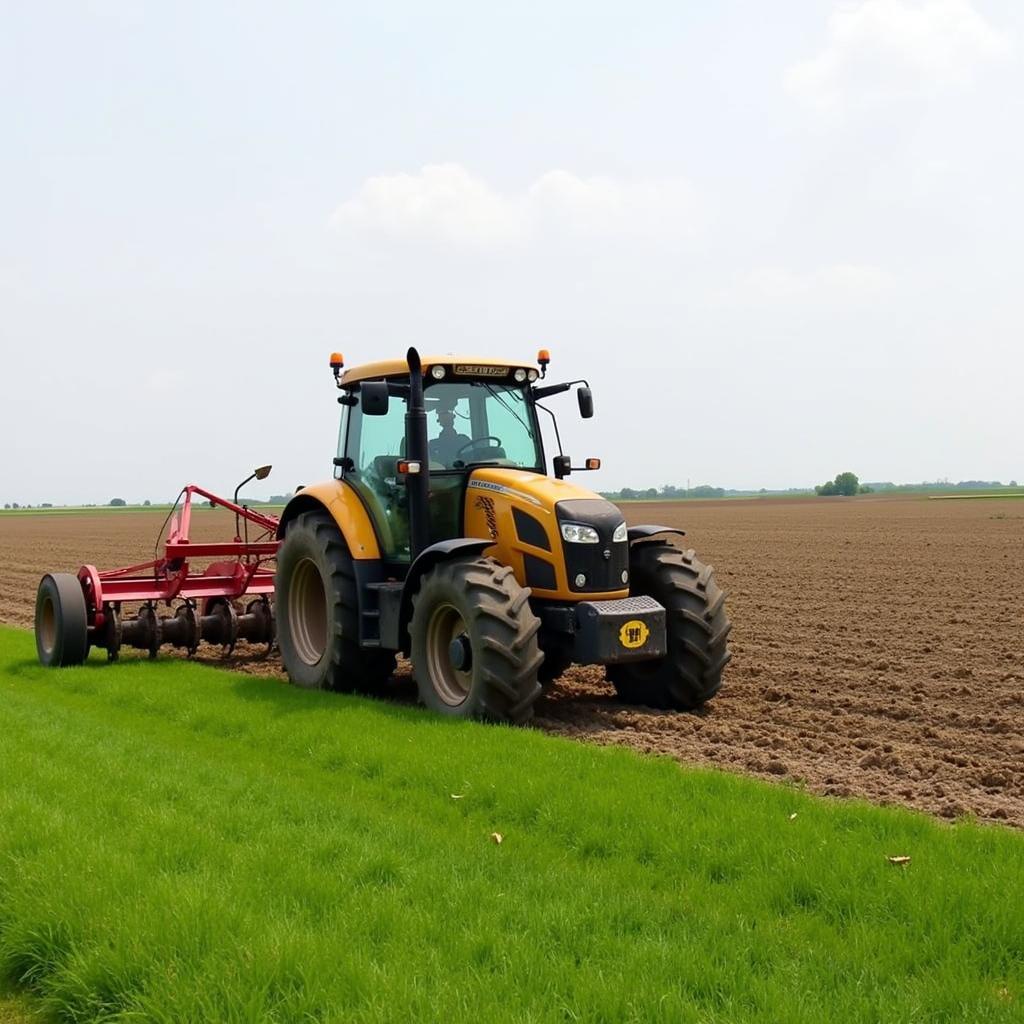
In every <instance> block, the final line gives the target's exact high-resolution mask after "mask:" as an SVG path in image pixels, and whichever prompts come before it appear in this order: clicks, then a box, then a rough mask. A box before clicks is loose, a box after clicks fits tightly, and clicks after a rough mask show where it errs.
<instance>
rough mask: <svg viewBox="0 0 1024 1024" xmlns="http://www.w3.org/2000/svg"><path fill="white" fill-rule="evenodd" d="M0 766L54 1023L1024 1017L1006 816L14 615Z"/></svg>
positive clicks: (1023, 961) (20, 928)
mask: <svg viewBox="0 0 1024 1024" xmlns="http://www.w3.org/2000/svg"><path fill="white" fill-rule="evenodd" d="M0 765H2V766H3V781H2V783H0V973H2V975H3V977H4V978H6V979H7V981H8V982H10V983H14V984H17V985H19V986H21V987H22V988H25V989H27V990H30V991H31V992H33V993H35V994H36V995H38V996H40V997H42V999H43V1001H44V1005H45V1006H47V1007H48V1008H49V1010H51V1011H52V1012H53V1013H54V1014H56V1015H57V1017H58V1018H60V1019H63V1020H68V1021H81V1022H85V1021H125V1022H129V1021H130V1022H137V1021H157V1022H167V1024H171V1022H175V1024H180V1022H182V1021H218V1022H235V1021H237V1022H249V1021H282V1022H284V1021H345V1020H359V1021H398V1020H402V1021H405V1020H445V1021H474V1022H475V1021H481V1020H488V1021H496V1020H515V1021H538V1022H539V1021H567V1020H568V1021H575V1020H578V1021H583V1020H588V1021H589V1020H602V1021H672V1022H678V1021H693V1022H697V1021H700V1022H730V1024H732V1022H738V1021H764V1022H768V1021H771V1022H773V1024H774V1022H779V1021H795V1022H800V1021H807V1022H813V1024H820V1022H821V1021H823V1020H829V1021H865V1022H866V1021H879V1020H886V1021H922V1022H924V1021H928V1022H936V1021H962V1020H970V1021H974V1022H982V1021H1019V1020H1020V1019H1021V1016H1022V1012H1024V1006H1022V991H1024V915H1022V914H1021V910H1020V902H1019V886H1020V879H1021V877H1022V866H1024V840H1022V837H1021V836H1020V835H1018V834H1016V833H1013V832H1011V831H1009V830H1005V829H999V828H993V827H981V826H977V825H974V824H970V823H961V824H958V825H956V826H953V827H950V826H946V825H943V824H940V823H938V822H935V821H933V820H931V819H929V818H927V817H924V816H921V815H917V814H913V813H910V812H905V811H900V810H890V809H879V808H875V807H870V806H866V805H862V804H858V803H854V802H839V801H826V800H821V799H817V798H813V797H810V796H807V795H805V794H803V793H800V792H798V791H796V790H793V789H790V788H785V787H782V786H772V785H768V784H764V783H760V782H756V781H752V780H747V779H743V778H738V777H734V776H730V775H726V774H722V773H715V772H709V771H695V770H694V771H691V770H682V769H680V768H679V766H678V765H676V764H675V763H674V762H671V761H668V760H665V759H660V758H651V757H642V756H639V755H636V754H634V753H632V752H630V751H627V750H621V749H604V748H595V747H590V746H586V745H582V744H577V743H573V742H571V741H568V740H563V739H559V738H555V737H549V736H546V735H543V734H540V733H537V732H533V731H530V730H514V729H506V728H498V727H487V726H482V725H478V724H475V723H462V722H449V721H445V720H442V719H440V718H437V717H434V716H431V715H428V714H427V713H425V712H423V711H420V710H418V709H414V708H406V707H396V706H391V705H386V704H383V703H379V702H373V701H368V700H362V699H357V698H348V697H340V696H337V695H334V694H324V693H309V692H304V691H299V690H295V689H292V688H290V687H287V686H285V685H282V684H281V683H279V682H275V681H271V680H263V679H258V678H254V677H251V676H241V675H236V674H231V673H228V672H220V671H217V670H213V669H208V668H204V667H203V666H199V665H193V664H188V663H185V662H182V661H180V660H174V659H168V660H164V661H158V662H155V663H149V662H143V661H136V662H125V663H122V664H119V665H117V666H107V665H105V664H103V663H101V662H100V661H98V660H94V661H92V662H90V663H89V664H87V665H85V666H83V667H82V668H79V669H71V670H59V671H46V670H43V669H41V668H40V667H39V666H38V665H37V664H36V663H35V660H34V647H33V643H32V639H31V636H30V635H29V634H26V633H23V632H17V631H13V630H0ZM495 834H500V835H501V837H502V841H501V842H500V843H499V842H496V841H495V838H494V835H495ZM896 855H907V856H910V857H911V862H910V864H909V865H906V866H904V867H898V866H894V865H893V864H891V863H889V861H888V860H887V857H889V856H896Z"/></svg>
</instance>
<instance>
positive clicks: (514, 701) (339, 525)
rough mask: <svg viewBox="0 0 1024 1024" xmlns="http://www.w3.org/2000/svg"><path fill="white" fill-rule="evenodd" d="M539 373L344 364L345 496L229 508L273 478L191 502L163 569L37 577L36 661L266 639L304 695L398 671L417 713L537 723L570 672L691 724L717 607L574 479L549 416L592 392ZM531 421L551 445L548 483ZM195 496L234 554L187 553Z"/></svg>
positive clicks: (309, 493)
mask: <svg viewBox="0 0 1024 1024" xmlns="http://www.w3.org/2000/svg"><path fill="white" fill-rule="evenodd" d="M549 364H550V357H549V354H548V352H547V351H546V350H543V349H542V350H541V351H540V352H539V353H538V358H537V365H536V366H534V365H532V364H528V363H522V362H515V361H512V360H505V361H502V360H497V359H484V358H476V357H472V358H463V357H456V356H450V355H449V356H431V357H425V358H421V357H420V356H419V354H418V353H417V351H416V350H415V349H413V348H411V349H409V351H408V353H407V355H406V358H405V359H404V360H402V359H391V360H385V361H383V362H376V363H369V364H367V365H364V366H358V367H352V368H351V369H346V368H345V365H344V360H343V359H342V357H341V355H340V354H337V353H336V354H333V355H332V356H331V360H330V365H331V368H332V370H333V371H334V379H335V383H336V385H337V387H338V388H339V389H340V392H341V393H340V395H339V397H338V401H339V403H340V404H341V428H340V431H339V435H338V449H337V455H336V456H335V458H334V474H333V478H332V479H330V480H327V481H326V482H324V483H318V484H314V485H312V486H309V487H302V488H299V490H298V491H297V492H296V493H295V494H294V496H293V497H292V498H291V499H290V500H289V502H288V504H287V505H286V506H285V508H284V511H283V513H282V514H281V515H280V517H278V516H274V515H271V514H270V513H269V512H267V511H264V510H257V509H253V508H250V507H249V506H247V505H245V504H240V503H239V489H240V488H241V487H242V486H244V485H245V484H246V483H248V482H249V481H250V480H252V479H254V478H255V479H263V478H265V477H266V475H267V474H268V473H269V472H270V467H269V466H263V467H260V468H259V469H258V470H256V471H255V472H254V473H253V474H252V475H251V476H250V477H249V478H248V479H247V480H245V481H243V483H242V484H240V485H239V488H236V490H235V494H234V498H233V499H230V500H229V499H227V498H222V497H219V496H218V495H216V494H214V493H212V492H210V491H208V490H205V489H203V488H202V487H199V486H198V485H196V484H189V485H188V486H187V487H185V488H184V489H183V490H182V492H181V495H179V501H181V499H182V498H183V499H184V501H183V504H182V505H181V508H180V512H179V510H178V507H177V506H178V503H177V502H176V503H175V508H174V509H172V512H171V513H170V514H169V515H168V519H167V522H166V524H165V525H168V526H169V528H168V530H167V536H166V538H165V544H164V552H163V555H162V556H158V557H156V558H154V559H153V560H152V561H149V562H145V563H142V564H138V565H132V566H128V567H126V568H122V569H108V570H106V571H100V570H99V569H97V568H96V567H95V566H92V565H84V566H82V567H81V569H79V571H78V573H77V575H73V574H70V573H51V574H47V575H46V576H44V577H43V579H42V580H41V582H40V584H39V589H38V593H37V597H36V648H37V651H38V655H39V660H40V661H41V662H42V663H43V664H44V665H50V666H55V667H59V666H66V665H77V664H81V662H83V661H84V660H85V659H86V657H87V656H88V654H89V651H90V649H91V648H92V647H97V648H101V649H105V650H106V652H107V657H108V659H109V660H111V661H114V660H116V659H117V658H118V657H119V653H120V651H121V649H122V648H123V647H133V648H135V649H137V650H141V651H145V652H148V654H149V656H150V657H156V655H157V651H158V650H159V648H160V647H161V646H165V645H170V646H174V647H177V648H179V649H180V650H182V651H183V652H184V653H185V654H187V655H188V656H191V655H193V654H195V653H196V651H197V650H198V648H199V645H200V643H201V642H206V643H210V644H214V645H219V646H220V647H221V648H222V650H223V651H224V652H225V653H230V651H231V650H232V649H233V648H234V646H235V644H236V642H237V641H238V640H244V641H246V642H247V643H249V644H256V645H260V644H262V645H265V650H266V651H267V652H268V653H269V652H270V650H271V649H272V647H273V645H274V643H275V638H276V643H277V645H278V647H279V648H280V652H281V657H282V661H283V663H284V667H285V669H286V670H287V673H288V676H289V678H290V679H291V681H292V682H293V683H295V684H296V685H298V686H303V687H309V688H312V689H327V690H340V691H344V692H361V693H374V692H377V691H379V690H380V688H381V687H382V686H383V684H384V683H385V682H386V681H387V680H388V679H389V678H390V677H391V675H392V673H393V672H394V669H395V661H396V657H397V655H398V654H399V653H401V654H405V655H407V656H408V657H409V658H410V660H411V662H412V672H413V676H414V677H415V680H416V685H417V688H418V691H419V696H420V699H421V700H422V702H423V703H424V704H426V705H427V706H428V707H430V708H433V709H434V710H435V711H437V712H439V713H440V714H442V715H448V716H452V717H459V718H481V719H486V720H490V721H496V722H510V723H517V724H518V723H523V722H526V721H527V720H528V719H529V718H530V717H531V715H532V714H533V705H534V702H535V701H536V700H537V697H538V696H539V695H540V693H541V689H542V686H543V685H544V684H546V683H550V682H552V681H553V680H555V679H557V678H558V677H559V676H560V675H561V674H562V673H563V672H564V671H565V670H566V669H567V668H568V667H569V666H570V665H573V664H578V665H604V666H605V671H606V674H607V677H608V679H609V680H610V682H611V683H612V684H613V685H614V687H615V689H616V691H617V693H618V695H619V698H620V699H621V700H623V701H625V702H628V703H634V704H645V705H648V706H650V707H654V708H666V709H676V710H690V709H694V708H698V707H700V706H701V705H702V704H703V703H704V702H705V701H707V700H708V699H709V698H711V697H713V696H714V695H715V694H716V693H717V692H718V689H719V687H720V686H721V682H722V672H723V669H724V668H725V666H726V663H727V662H728V661H729V650H728V645H727V641H728V637H729V629H730V624H729V619H728V616H727V614H726V609H725V593H724V591H722V590H721V589H720V588H719V586H718V584H717V583H716V582H715V578H714V574H713V572H712V570H711V566H709V565H704V564H703V563H702V562H700V561H699V560H698V559H697V557H696V555H695V554H694V552H693V551H692V550H685V549H683V548H681V547H679V546H677V545H676V544H673V543H672V535H673V534H676V535H677V536H683V533H684V532H683V531H682V530H679V529H676V528H674V527H669V526H656V525H646V526H627V524H626V522H625V519H624V518H623V515H622V512H621V511H620V510H619V509H618V508H617V507H616V506H615V505H613V504H612V503H611V502H608V501H606V500H605V499H604V498H601V497H600V496H599V495H597V494H594V493H593V492H592V491H588V490H586V489H584V488H582V487H579V486H577V485H576V484H574V483H570V482H569V480H568V479H567V477H569V476H571V475H572V474H574V473H579V472H584V471H588V470H595V469H598V468H600V460H598V459H586V460H585V462H584V465H583V466H573V465H572V460H571V459H570V458H569V457H568V456H567V455H565V454H564V453H563V452H562V450H561V448H562V446H561V439H560V437H559V434H558V422H557V420H556V419H555V416H554V414H553V413H552V412H551V410H550V409H549V408H548V407H547V406H546V405H545V404H544V402H545V400H546V399H549V398H552V397H554V396H555V395H559V394H563V393H565V392H568V391H570V390H572V389H573V388H576V394H577V401H578V404H579V411H580V415H581V416H583V417H584V418H590V417H592V416H593V414H594V400H593V395H592V393H591V389H590V386H589V384H588V383H587V382H586V381H585V380H574V381H569V382H567V383H562V384H550V383H548V382H547V368H548V365H549ZM540 412H543V413H544V414H545V415H547V416H550V417H551V421H552V423H553V425H554V434H555V438H556V442H557V444H558V448H559V452H558V454H557V455H556V456H554V457H553V459H552V476H550V477H549V476H548V475H547V474H546V473H545V455H544V449H543V445H542V441H541V430H540V420H539V413H540ZM193 498H198V499H200V500H202V501H206V502H207V503H209V504H210V505H213V506H219V507H221V508H223V509H226V510H227V511H228V512H229V513H231V514H233V516H234V519H235V536H234V538H233V539H232V540H230V541H221V542H216V543H197V542H195V541H193V540H192V539H191V537H190V524H191V516H192V500H193ZM162 532H163V531H161V533H162ZM197 560H207V561H208V562H209V564H207V566H206V567H205V569H197V568H195V567H194V565H193V562H194V561H197ZM272 565H273V566H275V568H272ZM243 599H246V600H245V601H243ZM174 601H178V602H179V604H178V606H177V607H176V609H175V610H174V611H173V612H172V613H171V614H169V615H161V614H160V613H159V606H160V605H166V606H168V607H169V606H171V605H172V602H174Z"/></svg>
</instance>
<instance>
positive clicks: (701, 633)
mask: <svg viewBox="0 0 1024 1024" xmlns="http://www.w3.org/2000/svg"><path fill="white" fill-rule="evenodd" d="M629 562H630V565H629V574H630V580H631V585H630V594H632V595H640V594H646V595H647V596H649V597H653V598H654V599H655V600H656V601H659V602H660V603H661V604H662V605H664V606H665V629H666V634H667V640H668V653H667V654H666V655H665V657H664V658H660V659H658V660H657V661H637V662H632V663H626V664H622V665H610V666H609V667H608V678H609V680H611V682H612V684H613V685H614V686H615V689H616V691H617V692H618V695H619V697H620V699H621V700H623V701H625V702H627V703H629V704H646V705H647V706H648V707H652V708H668V709H675V710H678V711H692V710H694V709H695V708H699V707H700V706H701V705H702V704H704V702H705V701H707V700H710V699H711V698H712V697H714V695H715V694H716V693H718V690H719V688H720V687H721V685H722V672H723V670H724V669H725V666H726V665H727V664H728V663H729V658H730V657H731V655H730V654H729V648H728V639H729V631H730V630H731V629H732V624H731V623H730V622H729V617H728V615H727V614H726V611H725V591H724V590H722V589H721V588H720V587H719V586H718V584H717V583H716V582H715V576H714V571H713V570H712V568H711V566H710V565H704V563H703V562H701V561H699V560H698V558H697V557H696V555H695V553H694V552H693V551H692V550H690V551H680V550H679V549H678V548H676V547H673V546H672V545H671V544H669V543H668V542H667V541H660V540H654V541H641V542H639V543H636V544H634V545H633V547H632V549H631V550H630V554H629Z"/></svg>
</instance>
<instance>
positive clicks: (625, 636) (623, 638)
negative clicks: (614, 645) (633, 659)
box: [619, 619, 651, 650]
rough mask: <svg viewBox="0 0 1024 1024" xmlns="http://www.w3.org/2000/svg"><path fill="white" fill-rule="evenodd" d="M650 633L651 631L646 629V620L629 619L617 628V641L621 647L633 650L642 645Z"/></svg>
mask: <svg viewBox="0 0 1024 1024" xmlns="http://www.w3.org/2000/svg"><path fill="white" fill-rule="evenodd" d="M650 635H651V631H650V629H648V627H647V623H646V622H641V621H640V620H639V619H630V620H629V622H626V623H624V624H623V626H622V629H620V630H619V643H620V644H622V646H623V647H628V648H629V649H630V650H634V649H635V648H637V647H643V645H644V644H645V643H647V638H648V637H649V636H650Z"/></svg>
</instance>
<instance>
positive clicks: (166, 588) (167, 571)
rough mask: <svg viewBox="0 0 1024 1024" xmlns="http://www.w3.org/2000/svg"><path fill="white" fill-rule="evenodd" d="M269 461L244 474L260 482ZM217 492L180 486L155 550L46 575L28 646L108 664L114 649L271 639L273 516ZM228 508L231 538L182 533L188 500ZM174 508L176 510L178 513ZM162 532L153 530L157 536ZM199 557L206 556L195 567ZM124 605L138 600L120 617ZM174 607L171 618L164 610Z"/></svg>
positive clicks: (190, 650)
mask: <svg viewBox="0 0 1024 1024" xmlns="http://www.w3.org/2000/svg"><path fill="white" fill-rule="evenodd" d="M269 472H270V467H269V466H263V467H261V468H260V469H258V470H257V471H256V472H255V473H253V474H252V476H250V477H249V480H251V479H254V478H255V479H264V478H265V477H266V476H267V475H268V474H269ZM245 483H248V480H246V481H243V483H242V484H240V485H239V488H238V489H236V491H235V498H234V500H229V499H227V498H222V497H220V496H219V495H217V494H214V493H213V492H211V491H208V490H205V489H204V488H202V487H200V486H198V485H197V484H189V485H188V486H187V487H185V488H183V490H182V491H181V494H180V495H179V497H178V501H177V502H175V506H174V508H173V509H172V510H171V513H170V514H169V516H168V520H167V521H165V526H166V525H168V523H169V528H168V529H167V535H166V538H165V540H164V545H163V554H162V556H161V557H157V558H154V559H152V560H151V561H148V562H141V563H139V564H137V565H130V566H126V567H124V568H119V569H105V570H101V569H97V568H96V566H94V565H83V566H82V567H81V568H80V569H79V570H78V573H77V575H75V574H71V573H49V574H47V575H46V576H44V577H43V579H42V581H41V582H40V585H39V591H38V594H37V598H36V648H37V651H38V654H39V660H40V661H41V662H42V663H43V664H44V665H51V666H64V665H78V664H81V663H82V662H83V661H85V659H86V657H87V656H88V654H89V651H90V649H91V648H93V647H96V648H100V649H103V650H106V652H107V659H108V660H109V661H116V660H117V659H118V656H119V655H120V652H121V650H122V648H125V647H128V648H134V649H136V650H140V651H146V652H148V653H149V656H150V657H151V658H155V657H156V656H157V653H158V652H159V650H160V648H161V647H163V646H168V647H173V648H179V649H181V650H183V651H184V652H185V653H186V654H187V655H188V656H189V657H191V656H193V655H194V654H195V653H196V652H197V651H198V650H199V646H200V644H201V643H207V644H211V645H215V646H217V647H220V648H221V650H222V651H223V652H224V653H225V654H229V653H230V652H231V651H233V650H234V647H235V644H236V643H237V642H238V641H239V640H245V641H248V642H249V643H251V644H264V645H266V653H268V654H269V653H270V651H271V649H272V648H273V644H274V607H273V602H272V600H271V597H272V595H273V593H274V571H273V568H272V566H271V565H269V564H268V563H272V562H273V560H274V559H275V558H276V556H277V549H278V546H279V542H278V540H277V529H278V523H279V521H278V519H277V517H276V516H273V515H268V514H266V513H264V512H258V511H256V510H254V509H252V508H250V507H249V506H247V505H240V504H239V503H238V490H239V489H241V487H242V486H244V484H245ZM197 498H198V499H200V500H203V501H206V502H207V503H208V504H209V505H210V506H211V507H214V508H218V507H219V508H224V509H227V510H228V511H229V512H231V513H233V514H234V517H235V536H234V539H233V540H228V541H217V542H213V543H197V542H195V541H193V540H191V538H190V536H189V534H190V531H191V525H192V512H193V508H192V505H193V500H194V499H197ZM179 506H180V509H179ZM162 534H163V530H161V535H162ZM199 562H208V563H209V564H207V565H206V567H205V568H204V569H201V570H200V569H196V568H195V565H196V563H199ZM125 605H131V606H133V607H134V606H138V609H137V611H135V612H133V613H132V614H127V613H125V611H124V606H125ZM166 609H172V610H171V611H170V614H164V611H165V610H166Z"/></svg>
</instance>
